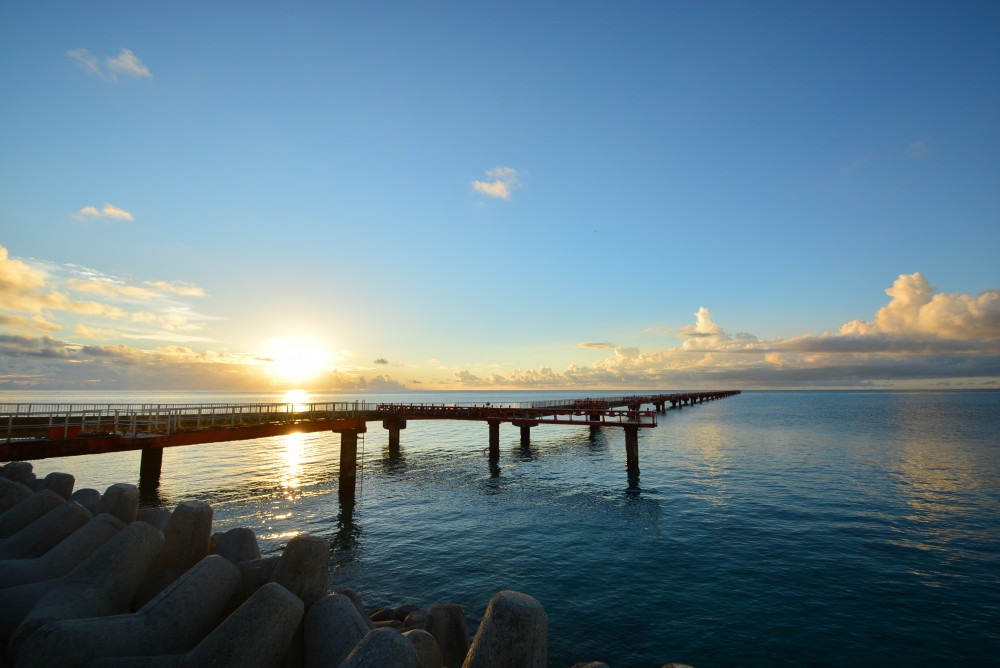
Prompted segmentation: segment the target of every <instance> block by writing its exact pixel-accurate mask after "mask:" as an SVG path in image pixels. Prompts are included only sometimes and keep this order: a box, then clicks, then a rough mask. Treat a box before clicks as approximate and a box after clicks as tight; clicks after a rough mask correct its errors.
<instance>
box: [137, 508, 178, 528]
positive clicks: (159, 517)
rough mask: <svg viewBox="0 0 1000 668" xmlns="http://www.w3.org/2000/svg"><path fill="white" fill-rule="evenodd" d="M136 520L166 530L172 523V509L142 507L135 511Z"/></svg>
mask: <svg viewBox="0 0 1000 668" xmlns="http://www.w3.org/2000/svg"><path fill="white" fill-rule="evenodd" d="M135 521H136V522H145V523H146V524H152V525H153V526H154V527H156V528H157V529H159V530H160V531H166V530H167V525H168V524H169V523H170V511H169V510H167V509H166V508H140V509H139V510H138V511H136V513H135Z"/></svg>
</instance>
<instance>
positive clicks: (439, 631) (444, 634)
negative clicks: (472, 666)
mask: <svg viewBox="0 0 1000 668" xmlns="http://www.w3.org/2000/svg"><path fill="white" fill-rule="evenodd" d="M424 630H425V631H427V632H428V633H430V634H431V635H432V636H434V639H435V640H436V641H437V644H438V647H439V648H441V658H442V659H443V661H444V665H446V666H448V667H449V668H460V666H461V665H462V662H463V661H465V654H466V653H467V652H468V651H469V622H468V620H467V619H466V617H465V610H463V609H462V606H460V605H456V604H454V603H444V604H440V605H433V606H431V607H430V608H428V610H427V618H426V619H425V620H424Z"/></svg>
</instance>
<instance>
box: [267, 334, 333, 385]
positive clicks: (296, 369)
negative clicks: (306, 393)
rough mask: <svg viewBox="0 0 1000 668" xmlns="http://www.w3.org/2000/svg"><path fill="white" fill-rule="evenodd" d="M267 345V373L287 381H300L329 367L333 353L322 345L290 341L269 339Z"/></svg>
mask: <svg viewBox="0 0 1000 668" xmlns="http://www.w3.org/2000/svg"><path fill="white" fill-rule="evenodd" d="M264 343H265V346H266V347H267V353H266V359H267V361H268V368H267V372H268V374H270V375H272V376H275V377H277V378H279V379H281V380H284V381H288V382H295V383H298V382H301V381H304V380H308V379H310V378H312V377H314V376H316V375H318V374H319V373H320V372H321V371H323V370H324V369H327V368H329V367H330V365H331V363H332V361H333V358H334V355H333V354H332V353H330V352H328V351H327V350H325V349H323V347H322V346H318V345H314V344H310V343H303V342H299V341H290V340H288V339H283V338H279V339H269V340H268V341H265V342H264Z"/></svg>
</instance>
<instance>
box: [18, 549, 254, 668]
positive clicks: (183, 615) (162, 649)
mask: <svg viewBox="0 0 1000 668" xmlns="http://www.w3.org/2000/svg"><path fill="white" fill-rule="evenodd" d="M238 582H239V570H238V569H237V568H236V567H235V566H233V565H232V564H231V563H229V562H228V561H226V560H225V559H223V558H222V557H219V556H210V557H206V558H205V559H203V560H202V561H201V562H199V563H198V564H196V565H195V566H194V567H193V568H191V569H190V570H189V571H188V572H187V573H185V574H184V576H183V577H181V578H180V579H178V580H177V581H176V582H174V583H173V584H172V585H170V586H169V587H167V588H166V589H164V590H163V591H162V592H161V593H160V594H159V595H158V596H157V597H156V598H154V599H153V600H152V601H150V602H149V604H147V605H146V606H144V607H143V608H142V609H141V610H139V611H138V612H136V613H133V614H125V615H114V616H110V617H94V618H86V619H66V620H62V621H57V622H50V623H48V624H46V625H44V626H42V627H41V628H39V629H38V630H37V631H35V633H33V634H32V635H31V636H30V637H29V638H28V639H27V640H25V642H24V643H23V644H22V645H21V649H20V652H19V654H18V663H17V665H18V666H19V667H24V668H70V667H71V666H80V665H83V664H84V663H86V662H87V661H89V660H90V659H95V658H99V657H108V656H141V655H166V654H181V653H184V652H188V651H190V650H192V649H193V648H194V647H195V646H196V645H197V644H198V643H199V642H200V641H201V640H202V639H203V638H205V637H206V635H208V634H209V633H210V632H211V631H212V629H213V628H214V627H215V626H216V624H217V623H218V622H219V619H220V616H221V613H222V609H223V607H224V606H225V605H226V604H227V603H228V602H229V597H230V596H231V595H232V592H233V589H235V588H236V585H237V584H238ZM220 658H222V657H220Z"/></svg>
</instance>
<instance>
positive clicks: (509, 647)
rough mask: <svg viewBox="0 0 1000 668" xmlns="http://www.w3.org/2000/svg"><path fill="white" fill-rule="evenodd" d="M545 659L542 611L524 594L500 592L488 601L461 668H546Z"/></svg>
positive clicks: (545, 623)
mask: <svg viewBox="0 0 1000 668" xmlns="http://www.w3.org/2000/svg"><path fill="white" fill-rule="evenodd" d="M548 655H549V622H548V617H547V616H546V614H545V608H543V607H542V604H541V603H539V602H538V600H537V599H534V598H532V597H531V596H528V595H527V594H521V593H519V592H516V591H509V590H508V591H501V592H500V593H499V594H497V595H496V596H494V597H493V598H492V599H490V604H489V605H488V606H487V608H486V614H485V615H483V621H482V622H481V623H480V624H479V631H478V632H477V633H476V637H475V639H474V640H473V641H472V646H471V647H470V648H469V654H468V656H467V657H466V659H465V663H464V664H462V668H489V667H491V666H523V667H524V668H545V666H546V665H548Z"/></svg>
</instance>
